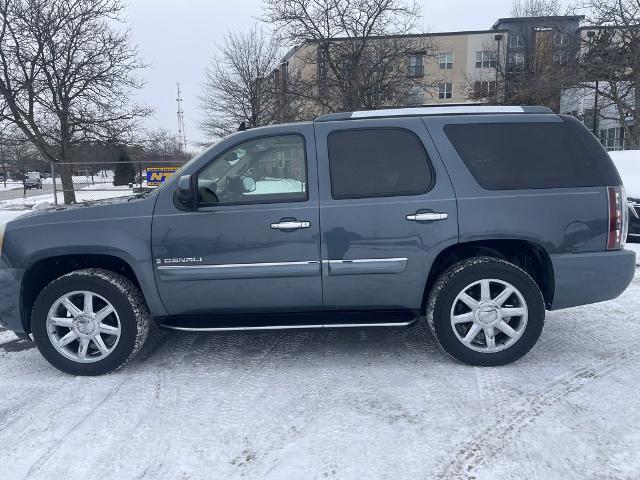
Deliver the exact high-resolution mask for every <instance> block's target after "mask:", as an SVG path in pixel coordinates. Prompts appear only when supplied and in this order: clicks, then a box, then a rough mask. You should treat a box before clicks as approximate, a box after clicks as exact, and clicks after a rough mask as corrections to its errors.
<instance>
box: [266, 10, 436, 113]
mask: <svg viewBox="0 0 640 480" xmlns="http://www.w3.org/2000/svg"><path fill="white" fill-rule="evenodd" d="M264 5H265V7H264V19H263V20H264V21H266V22H268V23H269V24H270V25H273V26H274V28H275V31H276V32H277V34H278V35H279V37H280V38H282V40H283V41H284V42H285V43H287V44H289V45H292V46H297V49H296V54H297V55H296V59H297V64H295V62H290V64H289V65H288V69H289V71H288V72H286V73H287V74H288V75H292V74H293V75H296V74H297V88H293V87H290V89H289V91H287V92H285V93H286V94H288V95H289V97H293V96H296V95H297V96H300V97H302V98H303V99H304V101H306V102H307V103H308V105H309V107H310V108H311V109H315V110H316V113H322V112H327V111H336V110H356V109H363V108H364V109H371V108H377V107H379V106H382V105H398V104H405V103H406V101H407V93H408V91H409V90H410V89H411V87H412V86H416V87H419V86H422V85H426V84H427V82H426V81H425V77H424V71H423V68H422V66H421V61H422V60H420V61H419V62H418V61H416V65H415V67H416V68H415V69H414V72H410V70H409V67H408V58H409V56H410V55H413V56H416V57H418V58H420V59H422V58H424V57H425V56H433V55H434V54H435V48H434V46H433V44H432V42H431V40H430V39H429V38H428V37H426V36H420V35H413V36H411V37H405V35H407V34H410V33H413V32H414V31H415V28H416V26H417V21H418V19H419V15H420V8H419V5H418V3H417V2H415V1H412V0H265V2H264ZM418 67H419V68H418ZM411 73H414V74H413V75H411ZM306 116H310V114H309V113H307V114H306Z"/></svg>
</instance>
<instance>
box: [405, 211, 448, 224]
mask: <svg viewBox="0 0 640 480" xmlns="http://www.w3.org/2000/svg"><path fill="white" fill-rule="evenodd" d="M447 218H449V215H448V214H447V213H436V212H423V213H412V214H411V215H407V220H409V221H410V222H435V221H436V220H446V219H447Z"/></svg>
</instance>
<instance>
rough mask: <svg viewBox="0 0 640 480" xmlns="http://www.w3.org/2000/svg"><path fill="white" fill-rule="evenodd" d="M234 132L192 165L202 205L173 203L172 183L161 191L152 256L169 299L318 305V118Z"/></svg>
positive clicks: (192, 307) (204, 307)
mask: <svg viewBox="0 0 640 480" xmlns="http://www.w3.org/2000/svg"><path fill="white" fill-rule="evenodd" d="M235 137H237V138H234V139H233V140H234V143H231V144H229V143H230V141H227V142H225V143H224V144H223V146H222V147H220V148H217V149H214V151H215V152H216V153H214V154H213V155H212V156H211V158H209V159H205V161H201V162H200V165H198V169H197V171H195V172H193V175H195V176H196V177H197V179H196V180H195V181H194V183H196V182H197V186H198V202H197V203H198V205H197V209H196V210H194V211H182V210H180V208H178V206H176V205H175V204H174V201H173V195H174V192H175V188H167V189H163V191H162V194H161V195H160V196H159V198H158V200H157V203H156V211H155V213H154V219H153V229H152V230H153V233H152V238H153V239H152V241H153V255H154V264H155V274H156V281H157V285H158V290H159V293H160V296H161V298H162V301H163V303H164V305H165V308H166V310H167V311H168V313H169V314H171V315H207V314H217V313H251V312H279V311H297V310H300V311H303V310H319V309H321V308H322V287H321V276H320V254H319V249H320V230H319V209H318V191H317V168H316V160H315V148H314V138H313V127H312V126H311V125H310V124H306V125H305V124H300V125H297V126H289V127H275V128H274V127H272V128H270V129H265V131H263V132H262V133H261V134H257V133H252V132H251V131H249V132H244V133H242V134H236V136H235ZM221 149H222V151H221ZM192 168H193V167H192ZM185 173H191V172H190V171H188V170H187V171H186V172H181V175H184V174H185Z"/></svg>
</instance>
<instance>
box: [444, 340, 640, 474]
mask: <svg viewBox="0 0 640 480" xmlns="http://www.w3.org/2000/svg"><path fill="white" fill-rule="evenodd" d="M639 347H640V345H637V344H636V345H632V346H630V347H628V348H625V349H624V350H620V351H618V352H617V353H615V354H612V355H611V356H609V357H607V359H606V361H604V362H603V363H602V364H600V365H596V366H593V367H584V368H581V369H580V370H578V371H576V372H573V373H572V374H570V375H568V376H565V377H564V378H562V379H560V380H558V381H556V382H554V383H553V384H551V385H549V386H548V387H546V388H544V389H542V390H541V391H540V392H538V393H537V394H533V395H529V396H527V397H526V398H524V399H522V400H521V401H520V405H519V406H517V407H515V408H512V409H509V410H508V411H507V412H506V413H504V414H503V415H501V416H500V417H498V419H497V420H496V421H495V422H493V423H492V424H491V425H490V426H488V427H486V428H484V429H482V430H481V431H479V432H478V433H476V434H475V435H474V436H473V437H472V438H471V439H470V440H469V441H467V442H465V443H464V444H463V445H462V446H461V447H460V448H459V449H458V451H457V453H456V454H455V456H454V458H453V460H452V461H450V462H449V463H448V464H447V465H445V467H444V468H443V469H442V471H441V472H440V473H439V474H438V475H437V478H440V479H452V478H458V479H474V478H476V476H475V473H476V472H477V470H478V469H479V468H481V467H483V466H485V465H487V463H488V462H487V461H486V460H487V459H488V458H491V457H495V456H496V455H497V454H499V453H500V452H501V451H503V450H504V449H505V448H506V447H507V446H508V445H509V443H510V441H511V440H513V439H515V438H516V437H517V436H518V434H519V433H520V432H521V431H522V430H523V429H525V428H526V427H527V426H528V425H530V424H531V423H533V422H534V421H535V419H536V418H537V417H539V416H540V415H542V414H543V413H544V412H545V411H546V410H547V409H549V408H550V407H552V406H554V405H556V404H557V403H559V402H561V401H562V400H564V399H565V398H566V396H567V395H569V394H571V393H573V392H576V391H578V390H580V389H582V388H584V386H585V385H587V384H588V383H590V382H591V381H593V380H596V379H598V378H600V377H602V376H605V375H608V374H609V373H611V372H613V371H615V370H616V369H617V367H619V366H620V365H622V364H624V363H626V362H629V361H633V360H637V359H638V357H639V354H638V349H639Z"/></svg>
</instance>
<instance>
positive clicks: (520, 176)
mask: <svg viewBox="0 0 640 480" xmlns="http://www.w3.org/2000/svg"><path fill="white" fill-rule="evenodd" d="M444 131H445V134H446V135H447V137H448V138H449V141H450V142H451V143H452V145H453V146H454V148H455V149H456V151H457V152H458V154H459V155H460V157H462V160H463V161H464V163H465V164H466V165H467V167H468V168H469V170H470V171H471V173H472V174H473V176H474V177H475V179H476V181H477V182H478V183H479V184H480V186H481V187H482V188H485V189H487V190H511V189H527V188H562V187H591V186H598V185H603V180H602V175H601V174H600V171H599V169H598V167H597V165H596V164H595V163H596V162H595V161H594V159H593V157H592V155H591V154H590V152H589V150H588V149H587V148H586V146H585V145H584V143H583V142H582V141H581V139H580V138H579V137H578V136H577V135H576V134H575V132H574V131H572V129H571V128H569V126H567V125H566V124H565V123H564V122H563V123H476V124H460V125H447V126H446V127H445V128H444Z"/></svg>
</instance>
